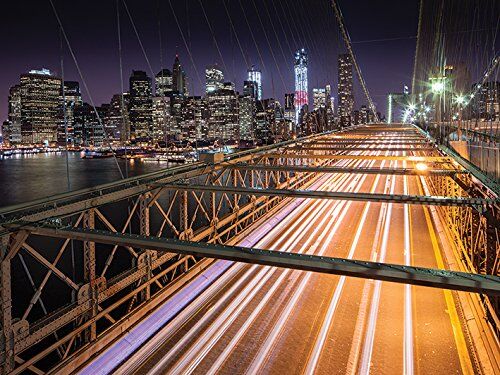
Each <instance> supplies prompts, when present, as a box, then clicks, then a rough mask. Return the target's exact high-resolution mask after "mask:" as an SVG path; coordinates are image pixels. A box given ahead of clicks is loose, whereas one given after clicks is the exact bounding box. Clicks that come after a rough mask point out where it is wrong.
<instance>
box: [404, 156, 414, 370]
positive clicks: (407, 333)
mask: <svg viewBox="0 0 500 375" xmlns="http://www.w3.org/2000/svg"><path fill="white" fill-rule="evenodd" d="M404 154H406V152H405V153H404ZM403 168H406V161H403ZM403 194H405V195H407V194H408V176H406V175H405V176H404V177H403ZM403 209H404V256H405V265H407V266H410V265H411V243H410V241H411V238H410V206H409V205H408V204H404V206H403ZM411 299H412V297H411V285H409V284H406V285H405V323H404V366H403V368H404V374H405V375H412V374H413V316H412V306H411Z"/></svg>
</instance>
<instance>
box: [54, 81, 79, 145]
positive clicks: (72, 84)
mask: <svg viewBox="0 0 500 375" xmlns="http://www.w3.org/2000/svg"><path fill="white" fill-rule="evenodd" d="M61 94H63V95H61V102H62V103H63V104H64V111H65V117H64V119H63V121H62V122H61V123H60V125H59V128H58V131H57V143H58V144H60V145H65V144H66V125H67V127H68V144H73V143H74V127H75V108H77V107H79V106H81V105H82V104H83V101H82V94H81V92H80V84H79V83H78V82H76V81H64V93H61Z"/></svg>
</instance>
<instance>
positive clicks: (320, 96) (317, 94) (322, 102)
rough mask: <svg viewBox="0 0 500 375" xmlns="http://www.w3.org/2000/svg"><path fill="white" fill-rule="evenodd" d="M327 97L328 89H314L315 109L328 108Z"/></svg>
mask: <svg viewBox="0 0 500 375" xmlns="http://www.w3.org/2000/svg"><path fill="white" fill-rule="evenodd" d="M326 103H327V96H326V89H322V88H320V89H316V88H314V89H313V106H314V109H315V110H317V109H320V108H326Z"/></svg>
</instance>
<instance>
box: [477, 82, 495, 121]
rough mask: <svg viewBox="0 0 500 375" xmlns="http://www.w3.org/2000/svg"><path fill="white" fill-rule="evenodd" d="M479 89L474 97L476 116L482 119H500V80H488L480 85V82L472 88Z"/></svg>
mask: <svg viewBox="0 0 500 375" xmlns="http://www.w3.org/2000/svg"><path fill="white" fill-rule="evenodd" d="M478 86H479V90H478V92H477V94H476V96H475V97H474V98H473V99H472V112H473V115H474V117H476V118H480V119H482V120H498V119H499V118H500V82H498V81H488V82H485V83H484V85H482V86H480V84H479V83H477V84H475V85H473V86H472V89H473V90H475V89H476V88H478Z"/></svg>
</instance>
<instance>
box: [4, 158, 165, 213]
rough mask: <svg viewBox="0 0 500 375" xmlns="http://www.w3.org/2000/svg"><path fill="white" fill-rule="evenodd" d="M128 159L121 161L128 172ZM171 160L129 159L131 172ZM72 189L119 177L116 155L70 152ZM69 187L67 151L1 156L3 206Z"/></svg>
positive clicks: (158, 165) (144, 169)
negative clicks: (90, 156) (84, 155)
mask: <svg viewBox="0 0 500 375" xmlns="http://www.w3.org/2000/svg"><path fill="white" fill-rule="evenodd" d="M126 162H127V161H125V160H121V159H119V160H118V163H119V165H120V167H121V169H122V172H123V173H124V174H125V163H126ZM168 166H170V165H169V164H168V163H164V162H162V163H158V162H144V161H141V160H140V159H137V160H134V159H131V160H129V161H128V173H129V176H136V175H139V174H143V173H147V172H152V171H156V170H158V169H162V168H167V167H168ZM69 174H70V182H71V190H77V189H82V188H86V187H91V186H95V185H99V184H103V183H106V182H111V181H116V180H119V179H120V178H121V177H120V172H119V171H118V167H117V166H116V161H115V160H114V158H107V159H82V158H81V156H80V153H78V152H70V153H69ZM67 190H68V186H67V176H66V156H65V154H64V153H60V152H59V153H39V154H27V155H19V154H17V155H12V156H10V157H6V158H4V159H0V207H3V206H8V205H11V204H16V203H21V202H27V201H30V200H33V199H38V198H43V197H47V196H50V195H53V194H57V193H64V192H66V191H67Z"/></svg>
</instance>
